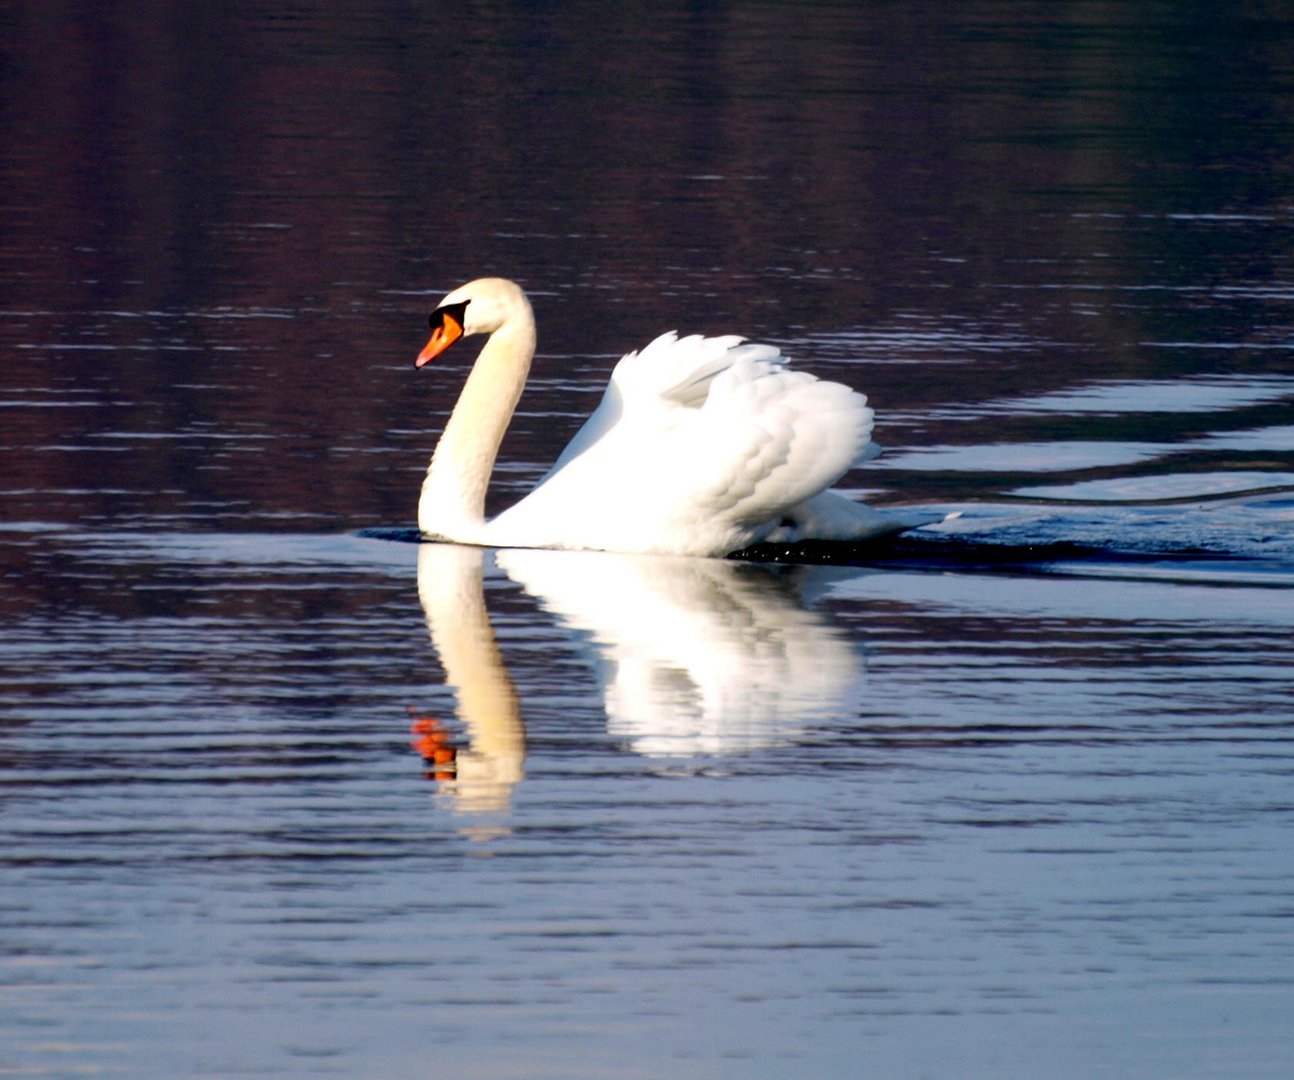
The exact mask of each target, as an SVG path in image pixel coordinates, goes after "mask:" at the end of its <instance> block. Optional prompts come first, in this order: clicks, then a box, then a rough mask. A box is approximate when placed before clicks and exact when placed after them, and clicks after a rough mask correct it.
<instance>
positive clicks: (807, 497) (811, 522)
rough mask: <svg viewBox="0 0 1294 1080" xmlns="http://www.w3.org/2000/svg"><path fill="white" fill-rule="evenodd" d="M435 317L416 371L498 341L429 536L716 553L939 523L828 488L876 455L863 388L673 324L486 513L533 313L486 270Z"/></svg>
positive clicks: (459, 428) (439, 472)
mask: <svg viewBox="0 0 1294 1080" xmlns="http://www.w3.org/2000/svg"><path fill="white" fill-rule="evenodd" d="M431 324H432V327H433V331H434V332H433V334H432V338H431V341H430V342H428V344H427V347H426V348H425V349H423V351H422V353H421V354H420V355H419V357H418V366H419V367H421V366H422V365H423V364H425V363H427V361H429V360H431V359H432V358H434V357H435V356H438V355H439V354H440V353H442V352H443V351H444V350H445V349H447V348H448V347H449V346H450V345H452V344H453V343H454V341H456V340H457V339H458V338H459V337H461V336H464V335H467V334H477V333H485V334H489V335H490V336H489V339H488V340H487V341H486V343H485V347H484V348H483V349H482V350H481V354H480V356H479V357H478V358H477V361H476V364H475V365H474V366H473V368H472V371H471V374H470V375H469V376H468V378H467V382H466V384H465V385H464V387H463V391H462V394H461V395H460V396H459V399H458V403H457V405H455V407H454V411H453V414H452V415H451V416H450V418H449V422H448V423H447V424H446V426H445V430H444V433H443V434H442V435H441V437H440V442H439V444H438V445H437V446H436V452H435V454H434V455H433V456H432V459H431V465H430V467H429V468H428V469H427V477H426V479H425V480H424V481H423V485H422V495H421V498H420V499H419V502H418V528H419V531H420V532H422V534H423V535H424V536H426V537H428V538H433V539H441V540H453V541H456V542H459V543H467V544H480V545H486V546H490V547H526V548H589V549H597V550H605V551H626V552H656V553H667V554H678V555H712V556H717V555H726V554H729V553H730V552H733V551H737V550H740V549H741V548H744V547H748V546H750V545H751V544H756V543H761V542H766V541H769V542H771V541H778V542H796V541H800V540H862V539H867V538H869V537H875V536H881V535H885V534H887V533H894V532H900V531H902V530H903V529H906V528H911V527H912V526H914V525H917V524H921V523H923V522H925V521H929V520H931V519H930V518H929V517H913V516H911V515H908V516H900V515H894V516H891V515H888V514H885V513H883V512H881V511H878V510H873V509H872V508H871V507H868V506H865V505H863V504H861V503H857V502H854V501H853V500H852V499H849V498H847V497H846V496H844V495H841V494H839V493H838V492H834V491H829V490H827V489H828V488H829V487H830V486H831V485H832V484H834V483H835V482H836V481H837V480H839V479H840V477H842V476H843V475H844V474H845V472H846V471H848V470H849V469H850V468H851V467H853V466H854V465H856V464H859V463H861V462H863V461H865V460H867V459H868V458H870V457H873V456H875V454H876V453H879V448H877V447H876V446H875V444H874V443H872V442H871V432H872V410H871V409H870V408H868V407H867V399H866V398H865V397H863V395H862V394H858V393H855V392H854V391H853V390H851V389H849V387H847V386H842V385H841V384H840V383H833V382H824V381H822V380H819V379H817V378H815V377H814V376H812V375H809V374H806V373H804V372H795V371H791V370H789V369H788V367H787V361H786V358H785V357H783V356H782V355H781V354H780V353H779V352H778V350H777V349H775V348H773V347H772V346H769V345H748V344H743V343H742V339H741V338H738V337H716V338H704V337H686V338H679V337H677V336H676V335H675V334H673V333H669V334H664V335H662V336H661V337H658V338H657V339H656V340H655V341H653V342H652V343H651V344H650V345H648V346H647V347H646V348H645V349H643V350H642V351H641V352H637V353H629V354H628V355H627V356H625V357H624V358H623V359H621V360H620V362H619V363H618V364H617V365H616V367H615V370H614V371H613V372H612V375H611V380H610V383H609V384H608V386H607V389H606V393H605V395H604V396H603V398H602V402H601V404H600V405H599V406H598V408H597V409H596V411H595V412H594V413H593V415H592V416H590V417H589V419H588V421H587V422H586V423H585V424H584V426H583V427H582V428H581V429H580V430H579V432H578V433H577V434H576V436H575V437H574V438H573V439H572V440H571V442H570V444H569V445H568V446H567V447H566V449H565V450H563V451H562V453H561V456H560V457H559V458H558V459H557V462H556V464H554V466H553V467H552V469H550V470H549V472H548V474H547V475H546V476H545V477H544V478H543V479H542V480H540V482H539V483H538V485H536V487H535V488H534V490H533V491H531V492H530V494H529V495H527V496H526V497H525V498H523V499H522V500H521V501H520V502H518V503H516V504H515V505H514V506H512V507H510V508H509V509H507V510H505V511H504V512H503V513H501V514H499V515H498V517H496V518H494V519H492V520H490V521H487V520H485V513H484V511H485V492H486V488H487V486H488V484H489V480H490V473H491V471H492V470H493V468H494V459H495V455H496V454H497V452H498V448H499V443H500V442H501V441H502V439H503V433H504V431H505V430H506V428H507V426H508V422H509V421H510V420H511V418H512V414H513V411H514V410H515V408H516V405H517V401H518V399H519V398H520V396H521V391H522V388H523V387H524V386H525V381H526V376H527V374H528V373H529V371H530V364H531V360H532V359H533V357H534V352H535V321H534V315H533V314H532V312H531V309H530V303H529V301H528V300H527V299H526V297H525V294H524V293H523V292H522V291H521V289H520V288H519V287H518V286H517V285H515V284H514V283H513V282H511V281H507V280H504V279H502V278H481V279H479V280H477V281H473V282H469V283H468V284H466V285H463V286H462V287H460V288H458V289H455V290H454V291H453V292H451V293H450V294H449V295H448V296H446V297H445V299H444V301H443V302H442V303H441V305H440V307H438V308H437V309H436V311H435V312H434V313H433V314H432V317H431Z"/></svg>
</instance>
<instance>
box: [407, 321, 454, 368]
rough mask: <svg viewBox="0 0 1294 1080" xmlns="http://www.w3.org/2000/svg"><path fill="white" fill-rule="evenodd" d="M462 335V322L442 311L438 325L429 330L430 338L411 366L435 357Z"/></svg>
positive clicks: (421, 364)
mask: <svg viewBox="0 0 1294 1080" xmlns="http://www.w3.org/2000/svg"><path fill="white" fill-rule="evenodd" d="M462 336H463V324H462V323H460V322H459V321H458V320H457V319H455V318H454V316H453V315H451V314H450V313H449V312H447V311H445V312H442V313H441V317H440V325H439V326H437V327H436V329H435V330H433V331H432V332H431V340H430V341H428V342H427V344H426V346H425V347H424V348H423V350H422V352H420V353H419V354H418V359H417V360H415V361H414V364H413V366H414V367H422V366H423V364H426V363H429V362H431V361H432V360H435V359H436V357H438V356H439V355H440V354H441V353H443V352H444V351H445V350H446V349H448V348H449V347H450V346H451V345H452V344H454V342H456V341H457V340H458V339H459V338H461V337H462Z"/></svg>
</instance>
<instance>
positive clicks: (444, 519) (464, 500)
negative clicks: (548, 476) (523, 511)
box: [418, 305, 535, 543]
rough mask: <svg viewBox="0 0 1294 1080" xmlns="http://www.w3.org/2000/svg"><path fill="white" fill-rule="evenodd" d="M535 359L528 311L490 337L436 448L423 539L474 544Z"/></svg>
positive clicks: (426, 483) (423, 505)
mask: <svg viewBox="0 0 1294 1080" xmlns="http://www.w3.org/2000/svg"><path fill="white" fill-rule="evenodd" d="M534 355H535V320H534V316H533V315H532V314H531V313H530V309H529V305H527V306H526V308H525V310H523V311H518V312H516V313H515V314H514V315H513V316H512V317H511V318H510V319H509V320H508V321H507V322H505V323H504V324H503V325H502V326H501V327H499V329H498V330H496V331H495V332H494V333H493V334H491V335H490V338H489V340H488V341H487V342H486V343H485V348H483V349H482V350H481V355H480V356H479V357H477V359H476V363H475V364H474V365H473V366H472V371H471V373H470V374H469V375H468V377H467V382H466V383H465V384H464V385H463V392H462V393H461V394H459V396H458V403H457V404H456V405H455V406H454V411H453V413H452V414H451V415H450V417H449V422H448V423H447V424H446V425H445V430H444V432H443V433H442V434H441V436H440V442H439V443H437V444H436V452H435V453H434V454H433V455H432V458H431V465H430V466H428V468H427V477H426V479H425V480H423V482H422V495H421V497H420V498H419V500H418V529H419V531H420V532H422V533H423V534H424V535H425V536H435V537H441V538H443V539H447V540H462V541H465V542H467V543H479V542H480V537H479V533H480V530H481V529H482V528H483V527H484V525H485V492H486V489H487V488H488V487H489V484H490V473H491V472H493V470H494V458H495V456H496V455H497V454H498V452H499V444H500V443H501V442H502V441H503V433H504V432H505V431H506V430H507V427H508V421H510V420H511V419H512V413H513V411H514V410H515V409H516V407H517V401H518V399H519V398H520V397H521V391H522V389H523V388H524V387H525V385H526V375H527V374H528V373H529V372H530V361H531V360H532V359H533V358H534Z"/></svg>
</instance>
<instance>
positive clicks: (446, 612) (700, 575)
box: [415, 543, 863, 812]
mask: <svg viewBox="0 0 1294 1080" xmlns="http://www.w3.org/2000/svg"><path fill="white" fill-rule="evenodd" d="M487 557H492V558H493V559H494V560H495V563H496V565H497V566H498V567H499V568H500V569H501V570H503V572H504V573H506V574H507V575H508V577H509V578H511V579H512V580H513V581H514V582H516V583H517V584H518V585H519V586H520V587H521V588H522V589H524V590H525V591H526V592H527V593H528V594H530V595H531V596H533V597H534V598H535V599H536V600H537V601H538V602H539V604H540V605H541V607H542V608H543V609H544V610H546V611H548V612H550V613H551V614H552V615H554V616H556V618H557V620H558V622H559V624H560V625H562V626H564V627H565V628H566V629H567V630H568V631H570V632H571V638H572V644H573V646H574V648H575V649H576V651H577V653H578V654H579V655H582V656H583V657H584V659H585V660H586V661H587V662H588V663H589V665H590V667H591V668H592V670H593V671H594V673H595V674H596V677H597V679H598V684H599V689H600V691H601V694H602V704H603V708H604V710H605V712H606V719H607V730H608V733H609V734H610V735H611V736H612V737H613V738H614V739H616V740H617V741H619V742H621V743H623V744H624V745H625V746H626V747H628V748H629V749H631V750H633V751H635V752H637V753H639V754H643V755H647V756H651V757H662V758H673V759H677V758H684V757H711V756H720V755H728V754H735V753H743V752H751V751H756V750H762V749H768V748H770V747H774V746H777V745H781V744H785V743H787V742H789V741H791V740H793V739H795V738H797V737H799V736H800V735H802V734H803V732H804V731H805V730H806V729H810V728H813V727H818V726H835V725H837V724H838V723H840V722H842V721H849V720H852V719H853V718H855V717H857V716H858V713H859V709H860V706H861V699H862V692H863V687H862V681H863V664H862V657H861V654H860V652H859V650H858V648H857V647H856V645H855V644H854V642H853V641H852V640H851V638H850V636H849V635H848V634H847V633H846V632H845V631H844V630H843V629H842V628H840V627H839V626H837V625H835V624H834V623H833V622H831V621H830V618H829V616H827V615H825V614H823V613H821V612H819V611H816V610H813V609H812V608H811V605H812V604H814V603H815V602H816V601H817V600H819V599H820V598H821V597H822V596H823V595H824V594H826V593H827V592H828V591H829V590H830V589H831V587H832V586H833V585H834V584H836V583H838V582H841V581H843V580H848V579H851V578H854V577H857V576H859V575H860V574H861V573H862V572H863V571H860V570H858V569H856V568H850V567H831V566H784V565H767V564H751V563H741V562H728V561H724V560H721V559H698V558H687V557H676V556H653V555H620V554H615V553H611V552H586V551H560V550H538V549H519V548H515V549H503V550H498V551H493V552H487V551H486V549H483V548H473V547H459V546H456V545H452V544H433V543H424V544H422V545H420V547H419V552H418V596H419V599H420V601H421V602H422V607H423V611H424V614H425V615H426V620H427V626H428V629H429V631H430V634H431V640H432V644H433V646H434V648H435V650H436V652H437V654H438V655H439V658H440V661H441V664H442V666H443V668H444V671H445V680H446V683H447V685H448V686H449V687H450V688H451V689H452V690H453V692H454V695H455V701H456V709H457V719H458V721H459V723H460V724H461V726H462V730H463V733H464V735H465V736H466V746H461V747H459V748H458V749H456V750H455V749H453V748H452V747H451V746H450V745H449V743H450V739H449V733H448V732H447V730H446V729H444V728H442V727H441V726H439V725H438V724H437V723H436V722H435V721H432V720H430V719H424V720H421V721H419V722H418V724H420V725H422V726H421V728H419V727H418V726H417V725H415V731H416V732H417V733H418V734H419V736H420V740H419V743H418V745H419V747H420V749H421V750H422V752H423V755H424V757H425V758H426V759H427V760H428V763H429V767H430V770H431V771H432V773H433V774H434V775H436V776H437V777H439V778H440V779H442V780H443V781H444V782H445V783H444V786H445V790H447V791H449V792H450V793H452V795H453V797H454V799H455V802H456V804H457V808H458V809H460V810H463V811H466V812H473V811H493V810H502V809H506V807H507V805H508V802H509V799H510V796H511V791H512V788H513V786H514V785H515V784H516V783H517V782H519V781H520V780H521V778H522V776H523V774H524V758H525V729H524V725H523V722H522V718H521V702H520V697H519V695H518V692H517V689H516V687H515V686H514V684H513V682H512V679H511V677H510V676H509V674H508V671H507V669H506V667H505V665H504V662H503V656H502V654H501V652H500V650H499V646H498V642H497V640H496V638H495V635H494V632H493V629H492V627H491V625H490V621H489V616H488V612H487V609H486V605H485V595H484V561H485V559H486V558H487Z"/></svg>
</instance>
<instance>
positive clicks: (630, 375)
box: [540, 330, 785, 483]
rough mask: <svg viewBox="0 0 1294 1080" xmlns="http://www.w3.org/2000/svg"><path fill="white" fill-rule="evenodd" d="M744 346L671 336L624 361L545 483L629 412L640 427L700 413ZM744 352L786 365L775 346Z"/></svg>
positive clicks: (718, 339) (719, 339)
mask: <svg viewBox="0 0 1294 1080" xmlns="http://www.w3.org/2000/svg"><path fill="white" fill-rule="evenodd" d="M741 345H742V339H741V338H739V337H736V336H735V335H729V336H727V337H715V338H706V337H701V336H699V335H693V336H691V337H686V338H680V337H679V336H678V334H676V333H675V332H674V331H672V330H671V331H670V332H669V333H665V334H661V335H660V337H658V338H656V339H655V340H654V341H653V342H652V343H651V344H650V345H648V346H647V347H646V348H644V349H641V350H639V351H637V352H631V353H628V354H627V355H625V356H623V357H621V358H620V360H619V361H618V362H617V363H616V366H615V370H614V371H612V373H611V379H610V381H609V382H608V383H607V389H606V392H605V393H604V394H603V395H602V400H601V401H600V402H599V403H598V407H597V408H596V409H594V410H593V413H592V415H590V416H589V418H588V419H587V420H586V421H585V422H584V424H583V425H582V426H581V427H580V430H579V431H577V432H576V433H575V436H574V437H573V438H572V439H571V441H570V442H569V443H567V444H566V448H565V449H564V450H563V451H562V452H561V454H560V456H559V457H558V458H557V461H556V462H554V464H553V467H552V468H551V469H549V470H548V473H547V475H546V476H545V477H544V478H543V480H541V481H540V483H543V482H544V481H546V480H548V478H549V477H551V476H552V475H553V474H555V473H557V472H559V471H560V470H561V469H562V468H564V467H565V466H566V465H567V464H568V463H569V462H571V461H573V460H574V459H575V458H577V457H579V456H580V455H581V454H583V453H584V452H585V451H587V450H588V449H589V448H590V447H592V446H594V445H595V444H596V443H598V442H599V441H600V440H601V439H602V437H603V436H604V435H606V434H607V432H609V431H610V430H611V429H612V428H614V427H615V426H616V425H617V424H618V423H620V421H621V420H622V419H623V418H624V415H625V412H626V410H627V411H628V412H629V413H630V414H631V418H632V419H633V420H634V421H635V422H638V421H641V420H643V419H644V416H645V415H650V414H651V413H653V412H655V411H657V410H665V411H666V412H668V411H670V410H673V409H677V408H700V407H701V406H702V405H703V404H704V403H705V399H706V397H707V396H708V395H709V392H710V384H711V383H712V382H713V381H714V379H715V377H716V376H718V375H719V374H721V373H722V372H723V371H725V370H727V369H728V368H729V367H731V366H732V364H733V362H734V359H735V355H734V354H735V353H736V351H737V350H738V346H741ZM744 348H745V349H747V350H751V351H759V352H760V353H761V355H762V354H765V353H766V354H769V358H770V359H772V358H777V359H780V356H779V354H778V351H777V350H776V349H774V348H772V347H771V346H758V345H748V346H745V347H744ZM784 362H785V361H783V363H784Z"/></svg>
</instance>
